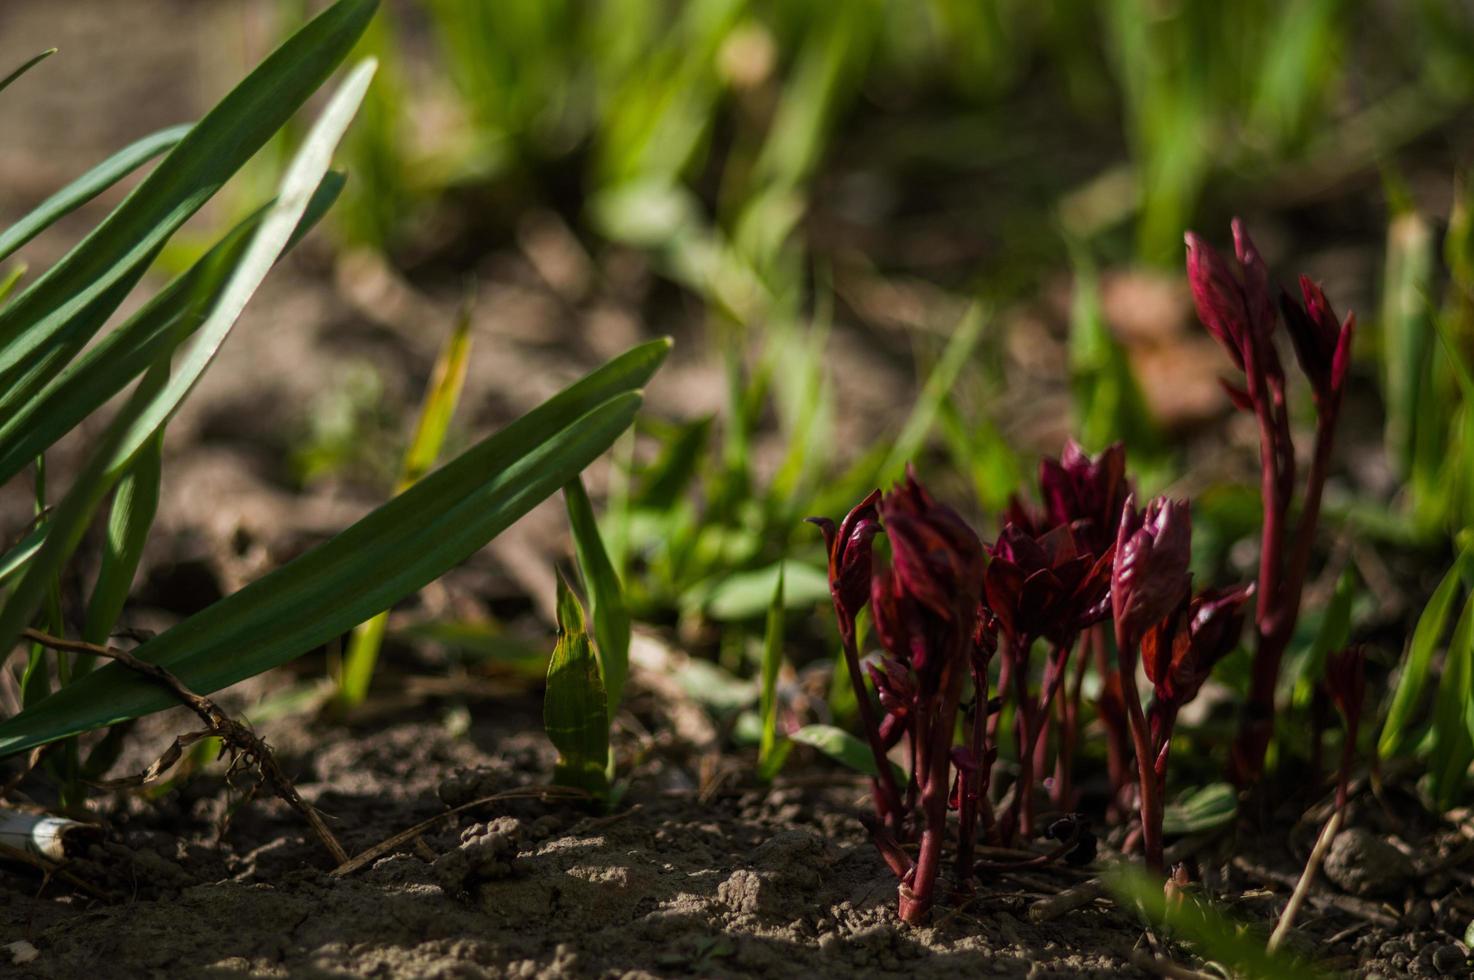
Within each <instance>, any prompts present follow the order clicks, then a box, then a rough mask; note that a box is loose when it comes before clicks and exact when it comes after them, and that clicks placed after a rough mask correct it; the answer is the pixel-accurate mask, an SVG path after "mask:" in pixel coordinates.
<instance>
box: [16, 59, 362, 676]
mask: <svg viewBox="0 0 1474 980" xmlns="http://www.w3.org/2000/svg"><path fill="white" fill-rule="evenodd" d="M373 73H374V63H373V62H372V61H365V62H362V63H361V64H360V65H359V66H358V67H357V68H355V69H354V70H353V71H352V72H350V73H349V75H348V77H347V79H345V80H344V82H343V83H342V85H340V86H339V87H338V90H337V91H336V92H335V93H333V96H332V98H331V99H330V100H329V101H328V104H327V106H326V107H325V108H324V109H323V112H322V115H321V116H320V117H319V118H318V120H317V122H316V123H315V124H314V125H313V127H312V130H311V131H310V132H309V133H308V134H307V137H306V139H305V140H304V141H303V144H302V147H301V149H300V150H298V151H297V155H296V156H295V157H294V158H293V160H292V162H291V165H290V166H289V167H288V168H287V173H286V176H285V177H284V178H283V179H282V184H281V192H280V194H279V195H278V197H277V201H276V203H275V204H273V205H272V206H271V208H270V209H269V210H268V211H267V213H266V215H265V217H264V218H263V219H262V221H261V226H260V228H259V229H258V230H257V232H256V233H255V234H254V235H253V236H252V237H251V243H250V245H248V246H247V248H246V252H245V255H244V256H243V257H242V258H241V261H240V264H239V265H238V266H237V267H236V269H235V271H234V273H233V274H232V275H231V277H230V279H229V280H228V281H227V282H226V284H225V287H224V288H223V289H222V290H221V294H220V297H219V299H218V300H217V301H216V303H215V304H214V306H213V307H212V308H211V310H210V314H209V316H208V317H206V319H205V322H204V324H203V325H202V326H201V327H200V329H199V336H198V337H197V338H196V340H195V343H194V344H193V345H192V346H191V348H190V349H189V351H188V352H187V353H186V354H185V355H184V356H183V357H182V358H181V359H180V364H179V366H178V369H177V370H176V371H175V372H174V373H173V374H172V375H169V376H167V378H165V377H162V372H160V370H159V368H155V370H154V371H152V372H150V376H153V375H154V374H155V373H159V374H160V375H161V376H160V378H159V383H158V384H157V385H151V384H149V378H147V377H146V378H145V379H144V384H142V385H140V386H139V388H138V389H136V390H135V391H134V393H133V397H132V398H130V399H129V401H128V403H127V405H125V406H124V408H123V409H122V411H120V412H119V414H118V416H117V418H115V419H114V420H113V422H112V424H111V425H109V426H108V428H107V430H106V432H105V433H104V434H103V436H102V438H101V439H100V440H99V444H98V446H97V447H96V449H95V450H94V451H93V454H92V456H91V457H90V458H89V459H88V461H87V463H86V464H85V465H84V466H83V467H82V470H81V472H80V473H79V474H78V476H77V478H76V481H75V483H74V484H73V486H72V488H71V490H70V491H68V493H67V495H66V496H65V497H64V498H62V501H61V503H60V504H59V505H57V508H56V512H55V514H54V515H53V517H52V533H51V534H49V535H47V538H46V543H45V544H44V545H43V546H42V547H41V550H40V552H38V553H37V555H36V557H35V558H34V559H32V561H31V564H30V566H29V567H28V568H27V569H26V571H25V573H24V574H23V575H22V576H21V579H20V581H19V582H17V583H16V585H15V588H14V590H13V591H12V592H11V594H10V595H9V596H8V597H7V598H6V601H5V605H4V606H3V607H0V646H4V647H8V646H9V645H10V644H11V643H13V642H14V641H15V638H16V637H17V636H19V635H20V631H21V630H22V629H23V628H24V627H25V626H26V624H27V623H28V622H29V621H30V617H31V615H32V613H33V612H35V609H36V607H37V605H38V604H39V603H40V601H41V597H42V595H43V593H44V590H45V589H46V587H47V583H48V582H49V581H51V580H52V579H53V578H54V576H56V575H57V574H58V573H59V571H60V569H61V567H62V565H63V563H65V561H66V560H67V558H68V557H69V556H70V555H71V553H72V552H73V551H74V550H75V549H76V547H77V545H78V544H79V543H80V542H81V539H82V535H83V533H84V532H85V531H86V529H87V525H88V524H89V523H90V522H91V520H92V515H93V514H94V513H95V512H96V510H97V507H98V505H99V504H100V503H101V501H102V498H103V496H104V495H106V494H107V492H108V491H109V490H110V489H112V487H113V485H114V484H116V483H117V481H118V480H119V479H120V478H121V477H122V475H123V472H124V471H125V470H126V469H127V468H128V466H129V465H130V464H131V462H132V461H133V459H134V457H135V456H137V454H138V453H139V452H140V451H141V450H142V449H143V447H144V446H145V445H146V444H147V443H148V441H149V440H150V439H151V438H152V437H153V435H154V433H156V432H158V431H159V430H161V429H162V428H163V426H164V425H165V424H167V422H168V421H169V419H170V417H171V416H172V415H173V414H174V412H175V411H177V410H178V408H179V406H180V404H182V403H183V401H184V399H185V397H186V396H188V394H189V393H190V391H192V390H193V388H194V386H195V384H196V383H197V382H198V381H199V379H200V377H201V375H203V374H204V372H205V369H206V368H207V367H209V365H210V363H211V361H213V360H214V357H215V355H216V353H218V352H219V350H220V345H221V344H222V343H224V341H225V337H226V335H227V334H228V333H229V332H230V329H231V327H233V326H234V325H235V322H236V320H237V318H238V317H239V316H240V314H241V311H242V310H244V309H245V305H246V303H247V302H248V301H249V300H250V298H251V296H252V295H253V294H254V293H255V292H256V289H257V288H258V287H259V286H260V285H261V282H262V280H264V279H265V278H266V274H267V273H268V272H269V271H270V270H271V267H272V265H273V264H274V263H275V262H276V259H277V256H278V255H280V254H281V252H282V250H283V249H284V248H285V247H286V246H287V243H288V242H289V241H290V240H291V236H292V232H293V230H294V229H295V228H296V227H297V225H298V223H299V222H300V221H301V219H302V215H303V214H304V213H305V212H306V210H307V206H308V204H309V203H310V202H311V200H312V196H313V193H314V191H315V189H316V188H317V186H318V184H319V183H321V181H322V178H323V176H324V175H325V174H326V173H327V169H328V164H329V163H330V161H331V159H332V153H333V149H334V148H335V147H336V146H337V145H338V141H339V140H340V139H341V138H342V136H343V133H344V131H345V130H346V129H347V128H348V124H349V122H351V121H352V119H353V114H354V112H355V110H356V109H357V108H358V104H359V102H360V101H362V99H363V94H364V92H365V90H366V89H367V88H368V83H369V80H370V79H372V78H373Z"/></svg>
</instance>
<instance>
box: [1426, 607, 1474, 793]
mask: <svg viewBox="0 0 1474 980" xmlns="http://www.w3.org/2000/svg"><path fill="white" fill-rule="evenodd" d="M1471 704H1474V595H1470V596H1469V599H1468V601H1466V602H1465V603H1464V611H1463V612H1462V613H1460V614H1459V621H1458V623H1456V624H1455V625H1454V631H1453V636H1452V637H1451V638H1450V639H1449V643H1448V652H1447V654H1446V655H1445V656H1444V659H1443V676H1442V677H1441V678H1440V679H1439V682H1438V693H1437V694H1436V696H1435V697H1434V700H1433V733H1432V734H1433V748H1432V751H1431V752H1430V753H1429V757H1428V776H1429V789H1430V791H1431V792H1432V795H1433V802H1434V803H1435V804H1436V805H1437V806H1438V808H1439V810H1440V811H1442V810H1448V809H1450V808H1452V807H1453V805H1454V804H1455V803H1456V802H1457V801H1458V800H1459V798H1460V797H1461V796H1462V795H1463V793H1464V792H1465V791H1466V790H1467V788H1468V786H1469V763H1470V762H1474V727H1471V725H1470V717H1471V713H1474V708H1471Z"/></svg>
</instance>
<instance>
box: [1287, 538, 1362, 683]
mask: <svg viewBox="0 0 1474 980" xmlns="http://www.w3.org/2000/svg"><path fill="white" fill-rule="evenodd" d="M1356 584H1357V582H1356V569H1355V568H1354V567H1353V566H1351V565H1347V566H1346V569H1345V570H1344V571H1343V572H1342V573H1341V577H1340V578H1338V579H1337V580H1336V589H1335V591H1334V592H1333V593H1332V594H1331V601H1330V603H1329V604H1327V606H1326V611H1325V615H1324V617H1323V618H1322V619H1321V623H1320V629H1319V630H1318V631H1316V634H1315V641H1314V642H1313V643H1312V644H1311V645H1310V650H1309V651H1308V652H1307V653H1306V655H1305V657H1304V658H1303V659H1302V660H1301V662H1300V669H1299V671H1298V672H1297V675H1296V677H1295V680H1294V687H1295V692H1294V695H1295V704H1296V705H1298V706H1303V705H1305V704H1308V703H1309V702H1310V698H1311V695H1312V693H1313V691H1314V688H1315V685H1316V684H1317V683H1319V682H1320V679H1321V677H1322V676H1323V675H1324V674H1325V666H1326V657H1327V655H1329V654H1331V653H1333V652H1335V651H1337V650H1344V649H1346V644H1347V643H1348V642H1349V641H1350V639H1351V606H1352V603H1353V601H1354V600H1355V599H1356Z"/></svg>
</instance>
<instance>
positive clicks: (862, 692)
mask: <svg viewBox="0 0 1474 980" xmlns="http://www.w3.org/2000/svg"><path fill="white" fill-rule="evenodd" d="M841 622H843V619H841ZM842 632H843V633H844V634H845V635H843V636H842V637H841V640H842V641H843V643H844V657H845V665H846V666H847V667H848V668H849V673H850V683H851V684H852V685H853V686H854V688H855V701H856V704H857V706H858V708H859V712H860V725H861V727H862V728H864V729H865V738H866V740H867V741H869V742H870V753H871V755H873V756H874V757H875V770H876V772H878V773H879V774H880V775H879V777H878V778H877V779H876V780H875V781H874V783H875V785H874V786H873V791H874V792H875V794H876V798H877V804H878V805H877V806H876V809H877V810H879V811H880V816H881V819H882V820H884V821H885V825H886V827H888V828H889V829H890V830H891V831H892V832H893V833H897V832H899V829H900V826H901V818H902V817H903V815H904V814H903V811H902V810H901V794H900V791H898V790H897V789H896V777H895V774H894V773H893V772H892V771H891V763H890V758H889V757H888V756H887V755H886V753H885V746H884V745H882V744H881V741H880V726H879V724H878V723H877V722H876V720H875V709H874V708H873V707H872V706H871V704H870V692H869V691H867V690H866V689H865V678H864V675H863V674H862V673H861V672H860V654H859V651H858V650H857V649H856V648H855V637H854V634H853V632H852V631H849V630H844V631H842Z"/></svg>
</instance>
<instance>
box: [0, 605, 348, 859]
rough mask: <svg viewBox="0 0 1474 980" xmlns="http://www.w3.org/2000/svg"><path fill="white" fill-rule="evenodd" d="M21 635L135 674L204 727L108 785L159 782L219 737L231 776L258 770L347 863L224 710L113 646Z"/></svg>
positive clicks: (312, 810) (256, 741)
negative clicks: (188, 752) (196, 748)
mask: <svg viewBox="0 0 1474 980" xmlns="http://www.w3.org/2000/svg"><path fill="white" fill-rule="evenodd" d="M22 635H23V636H24V637H25V638H26V639H28V640H31V641H33V642H35V643H39V644H41V645H42V646H45V647H49V648H51V649H53V650H59V651H62V652H68V653H86V654H91V655H92V656H96V657H103V658H105V659H108V660H113V661H116V662H117V663H120V664H122V665H123V666H124V667H126V668H128V669H129V670H132V671H134V672H136V673H139V674H142V675H143V676H145V677H147V678H148V679H149V680H152V681H153V682H154V683H156V684H158V685H159V686H161V687H163V688H164V689H165V690H167V691H168V692H169V693H170V694H172V695H174V697H175V698H177V699H178V700H179V702H180V703H181V704H183V705H184V706H185V707H187V708H189V709H190V710H191V711H193V712H194V713H195V714H196V715H198V716H199V718H200V720H201V721H202V722H204V723H205V728H204V729H203V730H201V731H198V732H191V733H189V734H187V735H181V736H180V737H178V738H176V739H175V740H174V743H173V744H172V745H171V746H170V747H169V749H168V750H167V751H165V753H164V755H163V756H162V757H160V758H159V760H158V761H157V762H155V763H154V764H153V765H152V766H150V767H149V768H148V769H147V770H146V771H145V772H143V773H141V774H140V775H138V776H136V777H132V778H129V779H123V780H114V781H112V782H111V783H109V784H107V785H113V786H124V785H133V786H136V785H141V784H142V783H146V782H150V781H152V780H154V779H157V778H158V777H159V776H160V775H162V774H163V773H164V772H166V771H167V770H168V769H169V768H171V767H172V766H173V765H174V763H175V762H177V761H178V760H179V758H180V757H181V756H182V755H183V752H184V749H185V748H186V747H187V746H189V745H191V744H193V743H195V742H198V741H200V740H201V739H204V738H211V737H214V738H218V739H220V742H221V751H222V753H229V754H230V755H231V757H232V758H231V764H230V771H231V772H235V771H236V770H237V769H238V768H241V767H246V768H251V769H254V770H256V772H257V773H258V775H259V776H260V778H261V781H262V782H263V783H264V784H265V785H266V786H267V787H269V788H270V789H271V791H272V793H274V794H275V795H276V796H277V797H278V798H279V799H281V800H282V801H283V802H284V803H286V804H287V805H288V806H290V807H291V808H292V809H293V810H296V811H297V812H298V813H300V814H301V815H302V817H303V818H304V819H306V821H307V823H308V825H309V826H311V827H312V831H313V833H315V834H316V835H317V837H318V839H319V840H320V841H322V844H323V846H324V847H326V848H327V849H328V853H330V854H332V856H333V860H334V861H336V862H337V863H338V864H342V863H343V862H345V861H347V860H348V852H347V851H345V850H343V845H342V844H339V843H338V839H337V838H336V837H334V836H333V832H332V831H331V830H329V829H328V825H327V824H326V823H325V822H324V821H323V819H322V815H321V814H320V813H319V812H318V811H317V808H316V807H314V806H312V804H310V803H308V802H307V801H306V800H304V799H302V796H301V794H300V793H298V792H297V788H296V786H294V785H293V784H292V781H291V779H289V778H288V777H287V774H286V773H285V772H283V771H282V768H281V765H280V764H279V763H278V762H277V760H276V755H275V754H274V753H273V752H272V751H271V747H270V746H269V745H267V744H266V742H265V741H264V740H263V739H262V738H261V737H260V736H259V735H257V734H256V733H255V732H253V731H251V730H250V729H249V728H247V727H246V726H245V725H243V724H241V723H240V722H238V721H236V720H235V719H234V718H231V717H230V716H229V715H227V714H226V713H225V712H224V711H222V710H221V709H220V707H219V705H217V704H216V703H215V702H214V701H212V700H211V699H209V698H207V697H205V696H204V695H202V694H196V693H195V692H194V691H192V690H190V689H189V687H187V686H186V685H185V683H184V682H183V681H181V680H180V679H179V678H178V677H176V676H175V675H174V674H173V673H171V672H170V671H169V670H167V669H166V668H164V667H161V666H160V665H158V664H155V663H150V662H149V661H147V660H143V659H141V658H139V657H136V656H134V655H133V654H131V653H129V652H128V651H126V650H119V649H117V648H116V647H107V646H100V645H98V644H95V643H84V642H82V641H81V640H67V639H63V638H62V637H58V636H51V635H50V634H47V633H42V632H41V631H40V630H35V629H27V630H25V631H24V632H23V633H22Z"/></svg>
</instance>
